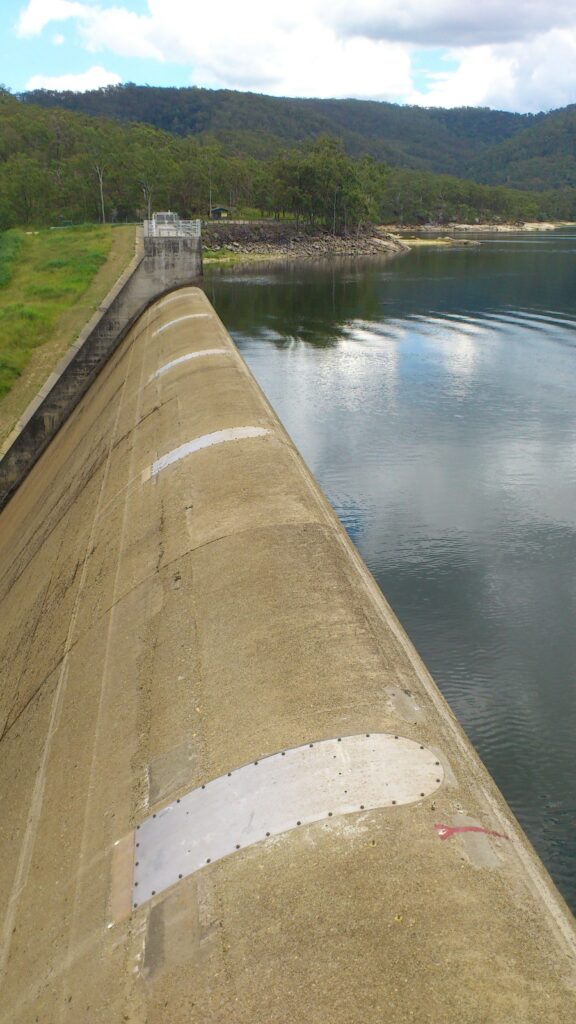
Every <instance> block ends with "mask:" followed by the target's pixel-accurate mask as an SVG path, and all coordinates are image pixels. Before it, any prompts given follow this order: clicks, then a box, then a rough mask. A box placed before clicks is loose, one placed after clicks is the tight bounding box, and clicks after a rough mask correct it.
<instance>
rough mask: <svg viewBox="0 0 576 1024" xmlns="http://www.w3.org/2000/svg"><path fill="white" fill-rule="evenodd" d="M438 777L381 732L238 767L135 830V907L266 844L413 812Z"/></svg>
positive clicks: (401, 741)
mask: <svg viewBox="0 0 576 1024" xmlns="http://www.w3.org/2000/svg"><path fill="white" fill-rule="evenodd" d="M443 777H444V776H443V770H442V766H441V764H440V763H439V761H438V758H437V756H436V754H433V753H432V751H430V750H428V749H427V748H426V747H423V746H421V745H420V744H418V743H415V742H414V741H413V740H408V739H405V738H404V737H402V736H392V735H389V734H387V733H372V734H367V735H364V734H363V735H361V736H343V737H341V738H339V739H333V740H322V741H321V742H319V743H310V744H307V745H306V746H303V747H296V748H294V749H293V750H285V751H281V752H280V753H278V754H273V755H272V756H271V757H266V758H263V759H262V760H261V761H254V762H253V763H251V764H248V765H245V766H244V767H242V768H237V769H236V770H235V771H232V772H229V773H228V774H227V775H223V776H221V777H220V778H218V779H213V781H212V782H208V783H206V785H204V786H201V787H200V788H199V789H193V790H192V791H191V792H190V793H187V794H186V795H185V796H183V797H181V798H180V799H179V800H176V801H174V802H173V803H171V804H169V805H168V806H167V807H164V808H163V809H162V810H161V811H158V812H157V813H156V814H153V815H152V816H151V817H150V818H148V819H147V820H146V821H145V822H143V824H142V825H139V826H138V827H137V829H136V845H135V866H134V889H133V906H134V907H138V906H139V905H140V904H141V903H145V902H146V900H149V899H150V898H151V897H152V896H155V895H156V894H157V893H159V892H162V891H163V890H164V889H167V888H168V887H169V886H171V885H173V884H174V883H175V882H177V881H178V880H179V879H181V878H185V877H186V875H190V874H192V873H193V872H194V871H198V869H199V868H201V867H203V866H204V865H205V864H210V863H212V862H214V861H216V860H220V859H221V858H222V857H226V856H227V855H228V854H230V853H234V852H235V851H237V850H241V849H242V848H243V847H246V846H251V845H253V844H254V843H258V842H261V841H262V840H265V839H266V838H267V837H269V836H274V835H279V834H280V833H282V832H288V831H290V830H291V829H295V828H299V827H301V826H304V825H308V824H311V823H312V822H316V821H323V820H326V819H328V818H331V817H336V816H337V815H342V814H352V813H354V812H358V811H364V810H366V811H368V810H371V809H374V808H376V807H390V808H391V807H394V806H398V805H400V804H409V803H414V802H415V801H418V800H421V799H423V798H424V797H427V796H430V794H432V793H434V791H435V790H437V789H438V787H439V785H440V784H441V782H442V780H443Z"/></svg>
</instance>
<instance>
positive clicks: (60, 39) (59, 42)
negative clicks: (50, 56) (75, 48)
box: [52, 32, 65, 46]
mask: <svg viewBox="0 0 576 1024" xmlns="http://www.w3.org/2000/svg"><path fill="white" fill-rule="evenodd" d="M52 42H53V43H54V46H62V44H63V43H64V42H65V39H64V36H63V35H62V34H61V33H60V32H57V33H56V35H55V36H52Z"/></svg>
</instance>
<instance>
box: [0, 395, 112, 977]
mask: <svg viewBox="0 0 576 1024" xmlns="http://www.w3.org/2000/svg"><path fill="white" fill-rule="evenodd" d="M127 376H128V375H127ZM127 376H126V378H125V380H124V385H123V390H122V394H121V397H120V399H119V402H118V408H117V411H116V417H115V422H114V429H113V431H112V432H111V437H110V445H109V449H108V457H107V460H106V468H105V471H104V473H103V479H102V483H101V486H100V492H99V495H98V501H97V502H96V506H95V509H94V515H93V517H92V523H91V526H90V531H89V534H88V540H87V543H86V546H85V550H84V561H83V566H82V575H81V577H80V582H79V585H78V590H77V592H76V597H75V600H74V606H73V609H72V614H71V616H70V624H69V627H68V633H67V637H66V645H65V653H64V658H63V660H62V665H61V669H60V677H59V679H58V683H57V685H56V688H55V692H54V696H53V698H52V708H51V711H50V718H49V721H48V727H47V730H46V739H45V742H44V748H43V751H42V756H41V759H40V764H39V766H38V769H37V772H36V778H35V781H34V788H33V791H32V798H31V801H30V811H29V814H28V819H27V822H26V827H25V830H24V837H23V840H22V846H21V852H20V856H19V858H18V863H17V867H16V872H15V876H14V881H13V885H12V891H11V893H10V898H9V900H8V906H7V910H6V916H5V918H4V924H3V928H2V931H1V932H0V986H1V985H2V982H3V980H4V976H5V973H6V968H7V965H8V958H9V956H10V950H11V946H12V935H13V930H14V921H15V917H16V913H17V910H18V905H19V902H20V896H21V894H22V892H23V890H24V886H25V884H26V878H27V875H28V871H29V868H30V863H31V860H32V855H33V852H34V846H35V843H36V836H37V832H38V826H39V824H40V818H41V814H42V804H43V800H44V788H45V785H46V776H47V771H48V764H49V761H50V755H51V752H52V741H53V739H54V736H55V734H56V730H57V727H58V721H59V717H60V710H61V706H62V703H63V700H64V695H65V692H66V688H67V683H68V666H69V651H70V648H71V645H72V643H71V642H72V638H73V635H74V630H75V628H76V620H77V618H78V613H79V609H80V600H81V596H82V593H83V590H84V584H85V582H86V576H87V567H88V561H89V559H88V554H89V552H90V550H91V549H92V547H93V539H94V535H95V531H96V523H97V518H98V510H99V506H100V502H101V501H102V495H103V493H104V489H105V486H106V483H107V480H108V473H109V469H110V459H111V454H112V442H113V439H114V434H115V432H116V429H117V427H118V423H119V421H120V413H121V410H122V397H123V394H124V389H125V387H126V380H127Z"/></svg>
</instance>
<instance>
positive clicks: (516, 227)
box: [383, 220, 573, 238]
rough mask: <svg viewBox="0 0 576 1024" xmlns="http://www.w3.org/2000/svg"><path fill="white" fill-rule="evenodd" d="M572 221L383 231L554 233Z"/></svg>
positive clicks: (392, 227) (394, 227)
mask: <svg viewBox="0 0 576 1024" xmlns="http://www.w3.org/2000/svg"><path fill="white" fill-rule="evenodd" d="M572 226H573V222H572V221H565V220H563V221H554V222H553V221H526V222H525V223H522V224H493V223H489V222H487V223H484V224H457V223H450V224H420V225H414V224H408V225H405V226H404V227H401V226H400V225H399V224H392V225H387V226H386V228H385V229H383V230H387V231H391V232H393V233H394V234H395V233H400V234H401V237H403V238H404V236H405V235H406V232H412V231H413V232H415V233H416V232H417V233H418V235H419V236H422V235H446V233H447V232H452V231H458V232H473V233H477V232H478V233H480V232H482V233H484V232H486V233H489V234H494V233H498V234H501V233H507V232H509V233H514V234H517V233H518V232H524V231H555V230H556V229H557V228H563V227H572Z"/></svg>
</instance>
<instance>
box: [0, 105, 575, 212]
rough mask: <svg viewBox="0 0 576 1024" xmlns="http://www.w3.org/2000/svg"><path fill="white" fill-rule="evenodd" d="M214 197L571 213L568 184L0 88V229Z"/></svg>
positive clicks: (201, 205) (257, 204)
mask: <svg viewBox="0 0 576 1024" xmlns="http://www.w3.org/2000/svg"><path fill="white" fill-rule="evenodd" d="M441 113H444V112H441ZM262 138H264V139H265V138H267V137H266V136H262ZM507 141H512V140H507ZM504 144H506V143H502V145H504ZM218 205H225V206H228V207H230V208H231V209H232V210H233V211H234V212H235V213H237V214H238V215H239V216H240V217H255V216H274V217H283V216H288V217H292V218H294V219H295V220H296V222H297V223H300V224H306V225H309V226H310V227H311V228H312V229H316V228H323V229H327V230H329V231H336V232H349V231H350V230H353V229H356V228H361V227H362V226H363V225H368V224H374V223H379V224H390V223H402V224H419V223H420V224H421V223H426V222H434V223H436V224H445V223H447V222H449V221H466V222H469V223H476V222H478V221H486V220H490V221H491V220H497V221H518V220H528V221H531V220H537V219H542V220H553V219H557V220H574V219H576V190H575V189H562V190H559V191H556V192H552V191H549V192H548V191H547V192H540V193H535V192H525V191H519V190H516V191H514V190H512V189H509V188H503V187H501V186H498V187H492V186H488V185H481V184H477V183H475V182H473V181H470V180H462V179H458V178H456V177H453V176H448V175H439V174H434V173H432V172H430V171H427V170H421V169H415V168H405V167H401V166H398V165H396V166H394V165H392V164H390V163H386V162H385V161H382V160H375V159H374V158H372V157H370V156H366V155H364V156H351V155H349V154H348V153H346V152H345V150H344V148H343V146H342V144H341V142H340V140H339V139H338V138H335V137H334V136H327V135H318V136H314V137H311V138H307V139H305V140H304V141H302V142H301V143H299V144H298V143H296V142H294V141H292V142H286V141H284V142H283V144H280V140H278V139H277V140H276V145H275V146H272V145H268V147H267V148H264V150H263V151H258V152H257V153H246V152H239V151H238V150H236V149H235V148H234V147H233V146H232V145H231V144H230V143H229V142H228V143H225V142H224V141H222V139H219V138H215V137H214V135H213V134H210V133H199V134H196V135H193V134H188V135H186V136H181V135H175V134H171V133H170V132H167V131H160V130H159V129H157V128H153V127H151V126H150V125H147V124H142V123H137V122H136V123H135V122H128V123H120V122H119V121H118V120H113V119H105V118H101V117H94V116H90V115H88V114H83V113H77V112H74V111H69V110H63V109H61V108H58V107H56V108H54V107H51V108H50V109H45V108H44V107H42V106H37V105H33V104H31V103H28V102H26V103H24V102H22V101H21V100H19V99H17V98H16V97H14V96H12V95H11V94H10V93H9V92H7V91H5V90H2V89H0V230H2V229H4V228H7V227H12V226H14V225H38V226H40V225H43V224H50V225H63V224H74V223H79V222H83V221H99V220H100V221H106V222H108V221H113V222H122V221H125V220H136V219H141V218H142V217H144V216H146V215H147V214H148V213H149V211H150V210H151V209H153V208H155V209H173V210H177V211H178V212H179V213H180V214H181V216H183V217H196V216H200V217H205V216H207V215H208V213H209V210H210V208H211V206H212V207H213V206H218Z"/></svg>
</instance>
